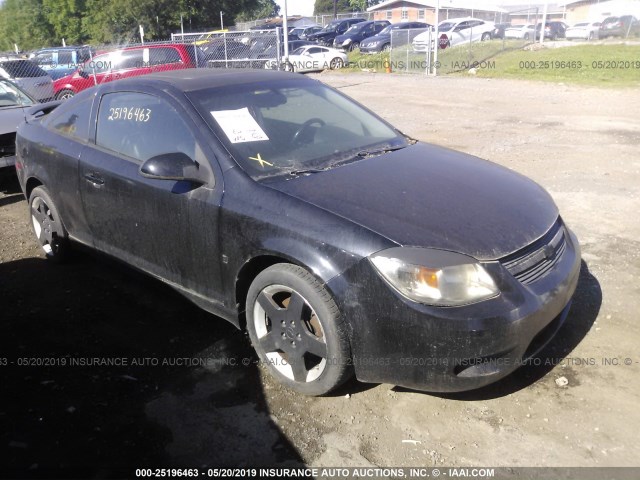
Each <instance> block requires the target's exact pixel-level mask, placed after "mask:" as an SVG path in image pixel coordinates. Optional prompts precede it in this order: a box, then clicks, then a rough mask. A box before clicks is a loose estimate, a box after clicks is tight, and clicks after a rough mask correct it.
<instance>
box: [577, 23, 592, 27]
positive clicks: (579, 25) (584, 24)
mask: <svg viewBox="0 0 640 480" xmlns="http://www.w3.org/2000/svg"><path fill="white" fill-rule="evenodd" d="M587 25H589V24H588V23H576V24H575V25H574V27H586V26H587Z"/></svg>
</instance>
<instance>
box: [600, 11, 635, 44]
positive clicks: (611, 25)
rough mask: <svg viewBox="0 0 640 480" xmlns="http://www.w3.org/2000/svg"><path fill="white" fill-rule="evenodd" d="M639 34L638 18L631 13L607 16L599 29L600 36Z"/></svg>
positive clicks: (625, 36)
mask: <svg viewBox="0 0 640 480" xmlns="http://www.w3.org/2000/svg"><path fill="white" fill-rule="evenodd" d="M632 35H635V36H640V20H638V19H637V18H636V17H634V16H633V15H622V16H621V17H607V18H605V19H604V20H603V22H602V24H601V25H600V29H599V36H600V38H607V37H623V38H627V37H630V36H632Z"/></svg>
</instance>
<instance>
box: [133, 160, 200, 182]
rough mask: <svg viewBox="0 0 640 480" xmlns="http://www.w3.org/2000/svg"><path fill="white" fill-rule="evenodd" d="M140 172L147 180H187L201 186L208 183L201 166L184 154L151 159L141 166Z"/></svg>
mask: <svg viewBox="0 0 640 480" xmlns="http://www.w3.org/2000/svg"><path fill="white" fill-rule="evenodd" d="M139 172H140V175H142V176H143V177H145V178H155V179H157V180H176V181H180V180H186V181H188V182H194V183H199V184H203V183H205V182H206V180H205V175H204V173H203V172H201V171H200V167H199V165H198V164H197V163H196V162H194V161H193V160H191V159H190V158H189V156H188V155H186V154H184V153H182V152H176V153H164V154H162V155H157V156H155V157H151V158H150V159H149V160H147V161H146V162H144V163H143V164H142V165H141V166H140V170H139Z"/></svg>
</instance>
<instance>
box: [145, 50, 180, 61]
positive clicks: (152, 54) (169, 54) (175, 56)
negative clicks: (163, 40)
mask: <svg viewBox="0 0 640 480" xmlns="http://www.w3.org/2000/svg"><path fill="white" fill-rule="evenodd" d="M180 61H182V59H181V58H180V54H179V53H178V51H177V50H176V49H175V48H170V47H160V48H150V49H149V63H150V64H151V65H164V64H165V63H179V62H180Z"/></svg>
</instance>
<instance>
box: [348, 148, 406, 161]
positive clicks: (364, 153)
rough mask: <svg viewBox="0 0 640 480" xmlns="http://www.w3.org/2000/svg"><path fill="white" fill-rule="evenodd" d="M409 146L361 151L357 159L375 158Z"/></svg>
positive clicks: (357, 154)
mask: <svg viewBox="0 0 640 480" xmlns="http://www.w3.org/2000/svg"><path fill="white" fill-rule="evenodd" d="M408 146H409V145H396V146H395V147H383V148H375V149H371V150H360V151H359V152H358V153H356V156H357V157H363V158H365V157H373V156H376V155H382V154H383V153H389V152H394V151H396V150H401V149H403V148H406V147H408Z"/></svg>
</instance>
